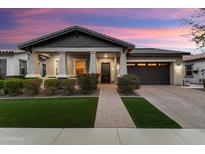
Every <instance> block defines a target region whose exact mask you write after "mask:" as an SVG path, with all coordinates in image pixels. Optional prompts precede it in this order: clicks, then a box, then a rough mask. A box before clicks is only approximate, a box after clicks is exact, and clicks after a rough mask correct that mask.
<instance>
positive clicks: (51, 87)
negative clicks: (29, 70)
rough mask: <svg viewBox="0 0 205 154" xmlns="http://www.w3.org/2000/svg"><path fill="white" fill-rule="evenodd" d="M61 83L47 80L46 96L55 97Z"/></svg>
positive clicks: (55, 80) (56, 80)
mask: <svg viewBox="0 0 205 154" xmlns="http://www.w3.org/2000/svg"><path fill="white" fill-rule="evenodd" d="M59 84H60V81H59V80H58V79H47V80H45V82H44V87H45V93H46V95H54V94H56V91H57V90H58V89H59Z"/></svg>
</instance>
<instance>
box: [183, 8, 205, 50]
mask: <svg viewBox="0 0 205 154" xmlns="http://www.w3.org/2000/svg"><path fill="white" fill-rule="evenodd" d="M184 23H185V24H187V25H189V26H191V33H190V34H188V35H187V36H191V40H192V41H193V42H195V44H196V45H197V46H198V47H199V48H204V47H205V8H201V9H197V10H195V13H194V14H193V15H192V16H191V17H190V18H189V19H184Z"/></svg>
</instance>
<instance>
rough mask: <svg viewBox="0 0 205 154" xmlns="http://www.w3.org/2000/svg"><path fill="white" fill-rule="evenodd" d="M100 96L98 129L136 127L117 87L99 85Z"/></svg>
mask: <svg viewBox="0 0 205 154" xmlns="http://www.w3.org/2000/svg"><path fill="white" fill-rule="evenodd" d="M99 88H100V96H99V100H98V108H97V114H96V120H95V127H97V128H131V127H135V125H134V123H133V121H132V119H131V117H130V115H129V113H128V111H127V109H126V107H125V106H124V104H123V102H122V100H121V98H120V96H119V94H118V92H117V90H116V86H115V85H110V84H108V85H99Z"/></svg>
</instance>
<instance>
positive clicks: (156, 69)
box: [127, 62, 170, 85]
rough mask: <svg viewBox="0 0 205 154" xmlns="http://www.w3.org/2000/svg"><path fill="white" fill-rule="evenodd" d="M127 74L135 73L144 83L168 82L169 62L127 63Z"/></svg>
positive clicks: (161, 83) (158, 83) (160, 83)
mask: <svg viewBox="0 0 205 154" xmlns="http://www.w3.org/2000/svg"><path fill="white" fill-rule="evenodd" d="M127 69H128V74H136V75H138V76H139V77H140V79H141V82H142V84H144V85H168V84H170V67H169V63H155V62H151V63H128V64H127Z"/></svg>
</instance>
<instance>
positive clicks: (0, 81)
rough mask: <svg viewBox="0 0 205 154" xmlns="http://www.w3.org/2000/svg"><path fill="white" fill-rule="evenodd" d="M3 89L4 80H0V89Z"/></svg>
mask: <svg viewBox="0 0 205 154" xmlns="http://www.w3.org/2000/svg"><path fill="white" fill-rule="evenodd" d="M1 89H4V80H0V90H1Z"/></svg>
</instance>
